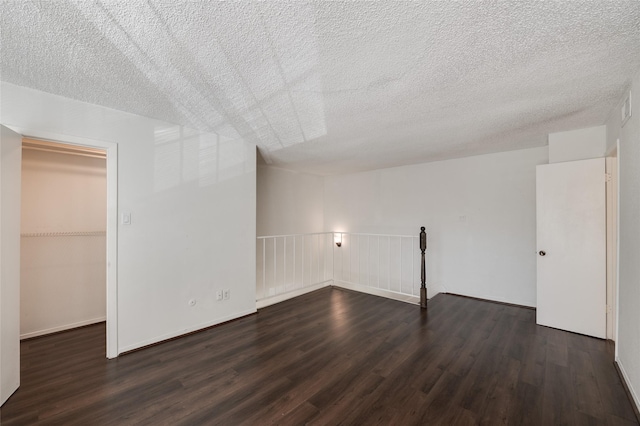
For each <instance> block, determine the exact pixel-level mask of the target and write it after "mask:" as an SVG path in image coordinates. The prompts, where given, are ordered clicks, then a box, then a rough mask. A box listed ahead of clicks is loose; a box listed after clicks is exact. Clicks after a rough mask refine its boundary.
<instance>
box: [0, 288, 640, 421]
mask: <svg viewBox="0 0 640 426" xmlns="http://www.w3.org/2000/svg"><path fill="white" fill-rule="evenodd" d="M104 336H105V329H104V325H97V326H91V327H86V328H82V329H78V330H74V331H69V332H65V333H60V334H56V335H51V336H44V337H40V338H36V339H32V340H28V341H25V342H23V343H22V346H21V349H22V386H21V388H20V389H19V390H18V391H17V392H16V394H14V395H13V396H12V397H11V398H10V399H9V401H8V402H7V403H6V404H5V406H4V407H3V408H2V412H1V413H0V421H1V423H2V425H3V426H9V425H31V424H59V425H128V424H135V425H201V424H221V425H244V424H247V425H266V424H282V425H302V424H318V425H324V424H328V425H335V424H354V425H356V424H357V425H375V424H389V425H413V424H429V425H431V424H433V425H438V424H442V425H467V424H469V425H473V424H488V425H498V424H516V425H559V424H575V425H591V424H594V425H596V424H597V425H608V424H610V425H634V424H638V423H637V421H636V419H635V416H634V412H633V410H632V407H631V404H630V402H629V400H628V399H627V396H626V394H625V392H624V389H623V387H622V384H621V382H620V379H619V377H618V375H617V373H616V371H615V368H614V365H613V354H612V351H613V346H612V344H611V343H607V342H605V341H602V340H598V339H593V338H589V337H585V336H581V335H576V334H572V333H567V332H563V331H559V330H554V329H551V328H546V327H539V326H536V325H535V311H533V310H530V309H525V308H519V307H514V306H506V305H500V304H495V303H490V302H484V301H479V300H474V299H468V298H464V297H458V296H453V295H445V294H442V295H438V296H436V297H434V298H433V299H432V300H430V301H429V310H428V313H427V314H426V315H425V314H423V313H421V311H420V309H419V307H417V306H415V305H409V304H405V303H402V302H397V301H393V300H388V299H384V298H380V297H376V296H370V295H366V294H360V293H355V292H350V291H344V290H339V289H332V288H326V289H322V290H319V291H316V292H314V293H310V294H307V295H304V296H301V297H299V298H296V299H293V300H289V301H286V302H283V303H280V304H278V305H274V306H270V307H268V308H264V309H262V310H260V312H259V313H258V314H257V315H253V316H249V317H245V318H242V319H240V320H236V321H233V322H231V323H228V324H224V325H221V326H219V327H215V328H212V329H209V330H206V331H203V332H200V333H196V334H192V335H189V336H186V337H184V338H180V339H176V340H173V341H169V342H166V343H163V344H160V345H157V346H153V347H150V348H147V349H144V350H141V351H138V352H134V353H131V354H128V355H124V356H121V357H120V358H118V359H115V360H111V361H109V360H106V359H105V358H104V354H105V342H104V339H105V338H104Z"/></svg>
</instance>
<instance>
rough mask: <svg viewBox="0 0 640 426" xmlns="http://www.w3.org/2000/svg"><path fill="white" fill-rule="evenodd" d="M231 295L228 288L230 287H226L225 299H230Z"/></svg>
mask: <svg viewBox="0 0 640 426" xmlns="http://www.w3.org/2000/svg"><path fill="white" fill-rule="evenodd" d="M229 296H230V294H229V289H228V288H226V289H225V290H224V300H228V299H229Z"/></svg>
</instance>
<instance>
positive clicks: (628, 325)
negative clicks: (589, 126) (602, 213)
mask: <svg viewBox="0 0 640 426" xmlns="http://www.w3.org/2000/svg"><path fill="white" fill-rule="evenodd" d="M631 91H632V103H633V104H632V111H633V115H632V117H631V118H630V119H629V120H628V121H627V123H626V124H625V126H624V127H622V128H621V117H620V109H619V108H615V109H614V110H613V112H612V113H611V117H610V119H609V121H608V122H607V142H608V143H607V145H608V146H609V147H611V146H615V145H614V144H615V141H616V140H617V139H618V138H619V139H620V149H619V151H618V169H619V182H618V183H619V191H620V198H619V206H620V208H619V214H620V222H619V225H618V226H619V237H620V238H619V251H618V262H619V275H618V319H617V323H618V333H617V336H618V340H617V342H616V352H617V361H618V364H619V366H620V368H621V370H622V372H623V375H624V376H625V379H626V381H627V384H628V385H629V387H630V388H631V390H632V393H633V394H634V398H635V402H636V405H637V406H638V408H639V409H640V262H638V259H640V220H639V219H638V218H639V217H640V161H639V159H640V96H639V95H640V73H639V74H638V75H636V77H635V78H634V79H633V85H632V87H631ZM627 94H628V92H627V93H625V95H624V98H626V96H627ZM623 100H624V99H621V102H620V103H621V104H622V101H623Z"/></svg>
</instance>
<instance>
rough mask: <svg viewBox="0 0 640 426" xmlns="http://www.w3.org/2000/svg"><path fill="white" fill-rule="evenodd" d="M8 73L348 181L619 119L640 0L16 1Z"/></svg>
mask: <svg viewBox="0 0 640 426" xmlns="http://www.w3.org/2000/svg"><path fill="white" fill-rule="evenodd" d="M0 28H1V30H0V32H1V35H0V37H1V38H0V41H1V43H2V46H1V48H2V50H1V63H0V65H1V75H0V78H1V79H2V80H3V81H7V82H10V83H13V84H17V85H21V86H27V87H31V88H34V89H39V90H42V91H45V92H50V93H54V94H58V95H62V96H65V97H69V98H73V99H78V100H81V101H86V102H90V103H94V104H99V105H104V106H107V107H111V108H115V109H119V110H122V111H127V112H132V113H136V114H140V115H143V116H147V117H153V118H158V119H162V120H165V121H168V122H171V123H176V124H182V125H185V126H189V127H194V128H197V129H200V130H206V131H211V132H216V133H219V134H222V135H224V136H227V137H232V138H237V139H243V140H246V141H248V142H253V143H256V144H257V145H258V146H259V147H260V151H261V153H262V155H263V157H264V158H265V160H266V161H267V162H270V163H272V164H274V165H277V166H280V167H284V168H289V169H296V170H302V171H308V172H313V173H320V174H333V173H345V172H350V171H357V170H367V169H373V168H381V167H389V166H395V165H400V164H410V163H418V162H426V161H434V160H441V159H447V158H456V157H462V156H468V155H474V154H481V153H489V152H496V151H505V150H513V149H521V148H529V147H536V146H543V145H545V144H546V142H547V134H548V133H550V132H556V131H561V130H569V129H574V128H580V127H586V126H593V125H599V124H603V123H604V122H605V120H606V118H607V116H608V115H609V113H610V112H611V110H612V108H613V107H614V106H615V104H616V102H617V101H618V99H620V97H621V96H622V94H623V91H624V90H625V88H626V87H628V84H629V82H630V78H631V77H632V76H633V74H634V73H635V72H637V71H638V69H639V68H640V1H636V0H634V1H589V2H580V1H571V2H569V1H566V2H538V1H535V2H534V1H530V2H524V1H520V0H518V1H506V2H505V1H502V2H482V3H480V2H475V1H468V2H441V1H438V2H435V1H434V2H431V1H425V2H407V3H397V2H346V1H338V2H299V1H286V2H261V3H255V2H224V3H217V2H204V1H202V2H197V1H188V2H187V1H171V2H169V1H156V0H148V1H142V0H135V1H134V0H122V1H105V0H103V1H95V2H90V1H86V0H78V1H69V0H64V1H63V0H58V1H34V2H28V1H19V0H16V1H2V0H0Z"/></svg>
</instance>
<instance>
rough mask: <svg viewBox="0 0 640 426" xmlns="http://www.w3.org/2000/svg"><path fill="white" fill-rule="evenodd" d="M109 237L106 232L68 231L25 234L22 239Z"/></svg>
mask: <svg viewBox="0 0 640 426" xmlns="http://www.w3.org/2000/svg"><path fill="white" fill-rule="evenodd" d="M104 235H107V232H106V231H68V232H25V233H24V234H20V236H21V237H26V238H30V237H100V236H104Z"/></svg>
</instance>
